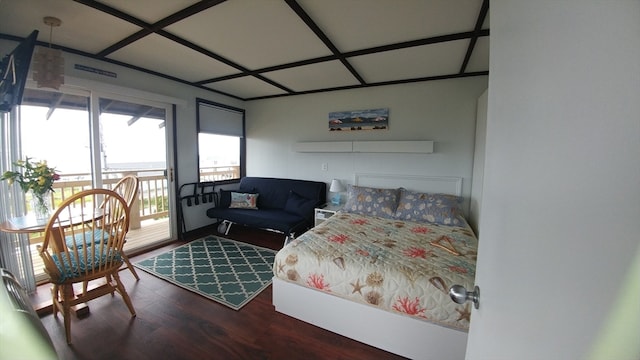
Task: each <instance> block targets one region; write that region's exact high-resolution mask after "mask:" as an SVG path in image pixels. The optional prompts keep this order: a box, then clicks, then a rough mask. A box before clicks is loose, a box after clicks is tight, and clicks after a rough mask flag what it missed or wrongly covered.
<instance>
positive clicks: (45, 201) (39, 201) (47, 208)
mask: <svg viewBox="0 0 640 360" xmlns="http://www.w3.org/2000/svg"><path fill="white" fill-rule="evenodd" d="M52 207H53V206H52V204H51V192H50V191H46V192H44V193H37V192H33V191H32V192H31V210H32V211H33V213H34V214H35V216H36V219H37V220H49V217H50V216H51V209H52Z"/></svg>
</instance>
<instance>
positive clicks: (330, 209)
mask: <svg viewBox="0 0 640 360" xmlns="http://www.w3.org/2000/svg"><path fill="white" fill-rule="evenodd" d="M340 209H342V205H331V204H329V205H327V206H326V207H323V208H316V209H315V213H314V215H315V216H314V222H315V223H314V226H318V225H320V224H322V222H323V221H325V220H327V219H328V218H330V217H332V216H333V215H334V214H335V213H336V212H337V211H338V210H340Z"/></svg>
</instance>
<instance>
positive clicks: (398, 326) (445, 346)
mask: <svg viewBox="0 0 640 360" xmlns="http://www.w3.org/2000/svg"><path fill="white" fill-rule="evenodd" d="M273 305H274V306H275V308H276V311H278V312H280V313H283V314H285V315H289V316H291V317H294V318H296V319H299V320H302V321H304V322H307V323H310V324H312V325H315V326H318V327H321V328H323V329H326V330H329V331H332V332H334V333H336V334H340V335H342V336H346V337H348V338H351V339H354V340H357V341H360V342H363V343H365V344H367V345H371V346H373V347H377V348H379V349H382V350H386V351H389V352H391V353H394V354H397V355H401V356H404V357H408V358H410V359H434V360H447V359H451V360H461V359H464V357H465V352H466V350H467V333H465V332H462V331H459V330H454V329H449V328H446V327H443V326H439V325H435V324H432V323H429V322H426V321H422V320H417V319H412V318H410V317H408V316H404V315H400V314H395V313H392V312H388V311H384V310H380V309H378V308H375V307H373V306H368V305H364V304H360V303H356V302H353V301H350V300H346V299H343V298H340V297H337V296H334V295H331V294H326V293H323V292H321V291H318V290H313V289H309V288H306V287H303V286H300V285H296V284H294V283H290V282H287V281H284V280H281V279H279V278H276V277H274V278H273Z"/></svg>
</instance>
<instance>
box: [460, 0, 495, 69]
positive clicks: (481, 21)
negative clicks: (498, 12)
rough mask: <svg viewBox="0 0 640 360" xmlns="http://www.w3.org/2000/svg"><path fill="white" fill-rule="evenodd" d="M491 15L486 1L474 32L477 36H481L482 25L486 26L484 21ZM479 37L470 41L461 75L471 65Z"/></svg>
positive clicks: (485, 0)
mask: <svg viewBox="0 0 640 360" xmlns="http://www.w3.org/2000/svg"><path fill="white" fill-rule="evenodd" d="M488 13H489V0H484V1H483V2H482V7H480V13H479V14H478V20H477V21H476V26H475V28H474V30H473V32H474V33H475V34H480V31H481V30H482V24H484V20H485V19H486V18H487V14H488ZM478 37H479V35H475V36H473V37H472V38H471V41H469V47H467V53H466V54H465V55H464V60H463V61H462V66H461V67H460V73H461V74H462V73H464V72H465V71H467V65H469V60H470V59H471V54H473V50H474V49H475V47H476V43H477V42H478Z"/></svg>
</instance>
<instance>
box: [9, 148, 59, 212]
mask: <svg viewBox="0 0 640 360" xmlns="http://www.w3.org/2000/svg"><path fill="white" fill-rule="evenodd" d="M31 160H32V159H31V158H29V157H27V158H26V160H24V161H23V160H18V161H15V162H14V163H13V165H14V166H16V167H18V168H21V169H22V170H21V171H5V173H4V174H2V177H1V178H0V180H8V182H9V185H12V184H13V183H14V182H17V183H18V184H19V185H20V188H21V189H22V191H24V193H25V194H26V193H27V192H29V191H31V195H32V196H33V210H34V212H35V213H36V218H48V216H49V211H50V210H51V209H50V204H49V202H50V199H51V197H50V195H49V192H51V191H53V182H54V181H56V180H58V179H60V175H58V174H57V173H56V171H55V169H54V168H50V167H48V166H47V162H46V161H39V162H33V161H31Z"/></svg>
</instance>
